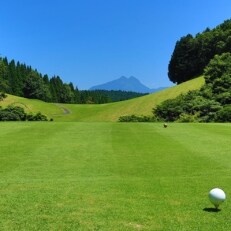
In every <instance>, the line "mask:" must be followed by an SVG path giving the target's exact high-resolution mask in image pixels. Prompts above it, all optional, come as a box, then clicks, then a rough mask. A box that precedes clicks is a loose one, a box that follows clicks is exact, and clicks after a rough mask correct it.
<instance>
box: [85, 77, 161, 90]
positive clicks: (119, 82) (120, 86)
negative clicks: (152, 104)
mask: <svg viewBox="0 0 231 231" xmlns="http://www.w3.org/2000/svg"><path fill="white" fill-rule="evenodd" d="M162 89H164V87H163V88H158V89H151V88H148V87H146V86H145V85H144V84H142V83H141V82H140V81H139V80H138V79H137V78H135V77H133V76H131V77H129V78H127V77H124V76H122V77H120V78H119V79H116V80H113V81H110V82H107V83H104V84H100V85H97V86H93V87H91V88H90V89H89V90H108V91H110V90H115V91H117V90H121V91H133V92H138V93H152V92H155V91H159V90H162Z"/></svg>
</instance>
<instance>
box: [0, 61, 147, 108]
mask: <svg viewBox="0 0 231 231" xmlns="http://www.w3.org/2000/svg"><path fill="white" fill-rule="evenodd" d="M0 92H6V93H8V94H12V95H16V96H22V97H26V98H31V99H40V100H43V101H46V102H56V103H79V104H86V103H88V104H90V103H96V104H100V103H109V102H115V101H121V100H127V99H131V98H135V97H138V96H142V95H144V94H141V93H135V92H126V91H102V90H95V91H87V90H84V91H80V90H78V88H77V87H74V85H73V84H72V83H64V82H63V81H62V79H61V78H60V77H59V76H53V77H52V78H49V77H48V75H42V74H41V73H39V72H38V71H37V70H36V69H33V68H32V67H31V66H27V65H26V64H21V63H20V62H17V63H16V62H15V61H14V60H11V61H10V62H9V61H8V60H7V58H0Z"/></svg>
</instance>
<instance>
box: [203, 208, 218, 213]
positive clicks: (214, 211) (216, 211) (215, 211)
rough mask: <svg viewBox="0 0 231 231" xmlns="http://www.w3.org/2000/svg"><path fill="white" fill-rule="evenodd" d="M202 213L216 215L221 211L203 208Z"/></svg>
mask: <svg viewBox="0 0 231 231" xmlns="http://www.w3.org/2000/svg"><path fill="white" fill-rule="evenodd" d="M203 211H205V212H208V213H218V212H220V211H221V210H220V209H216V208H204V209H203Z"/></svg>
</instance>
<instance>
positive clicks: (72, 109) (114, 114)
mask: <svg viewBox="0 0 231 231" xmlns="http://www.w3.org/2000/svg"><path fill="white" fill-rule="evenodd" d="M203 84H204V78H203V77H199V78H196V79H193V80H190V81H188V82H185V83H182V84H179V85H177V86H174V87H171V88H168V89H165V90H163V91H160V92H156V93H153V94H150V95H146V96H143V97H139V98H135V99H131V100H126V101H121V102H116V103H109V104H97V105H96V104H91V105H86V104H53V103H45V102H42V101H40V100H31V99H25V98H21V97H16V96H12V95H8V97H7V98H6V99H5V100H4V101H3V102H0V106H3V107H4V106H6V105H9V104H14V105H19V106H22V107H24V108H25V110H26V111H27V112H38V111H40V112H41V113H43V114H46V115H47V116H48V117H49V118H54V120H55V121H85V122H88V121H89V122H100V121H107V122H109V121H117V120H118V118H119V117H120V116H122V115H131V114H136V115H151V114H152V109H153V108H154V107H155V106H156V105H158V104H159V103H161V102H163V101H164V100H166V99H170V98H175V97H176V96H178V95H179V94H181V93H186V92H188V91H189V90H194V89H199V88H200V87H201V86H202V85H203Z"/></svg>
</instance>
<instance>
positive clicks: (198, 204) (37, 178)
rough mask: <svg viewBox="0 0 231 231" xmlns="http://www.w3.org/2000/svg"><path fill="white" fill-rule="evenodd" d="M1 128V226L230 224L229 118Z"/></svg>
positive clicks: (107, 227)
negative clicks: (221, 194) (214, 200)
mask: <svg viewBox="0 0 231 231" xmlns="http://www.w3.org/2000/svg"><path fill="white" fill-rule="evenodd" d="M0 127H1V129H0V140H1V142H0V150H1V151H0V213H1V216H0V230H7V231H9V230H121V231H124V230H125V231H126V230H150V231H153V230H176V231H178V230H205V231H206V230H230V229H231V224H230V222H229V220H230V210H231V203H230V201H229V200H230V198H229V197H230V193H231V184H230V181H231V156H230V138H231V133H230V129H231V125H230V124H169V126H168V128H163V125H162V124H158V123H146V124H145V123H137V124H136V123H133V124H127V123H73V122H69V123H65V122H59V123H55V122H39V123H36V122H34V123H32V122H18V123H1V124H0ZM213 187H221V188H222V189H223V190H224V191H225V192H226V194H227V200H226V201H225V202H224V204H223V205H222V206H221V211H220V212H218V213H214V212H208V211H209V210H207V211H206V209H208V208H212V207H213V206H212V204H211V203H210V202H209V200H208V197H207V194H208V192H209V190H210V189H211V188H213ZM204 209H205V210H204Z"/></svg>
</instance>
